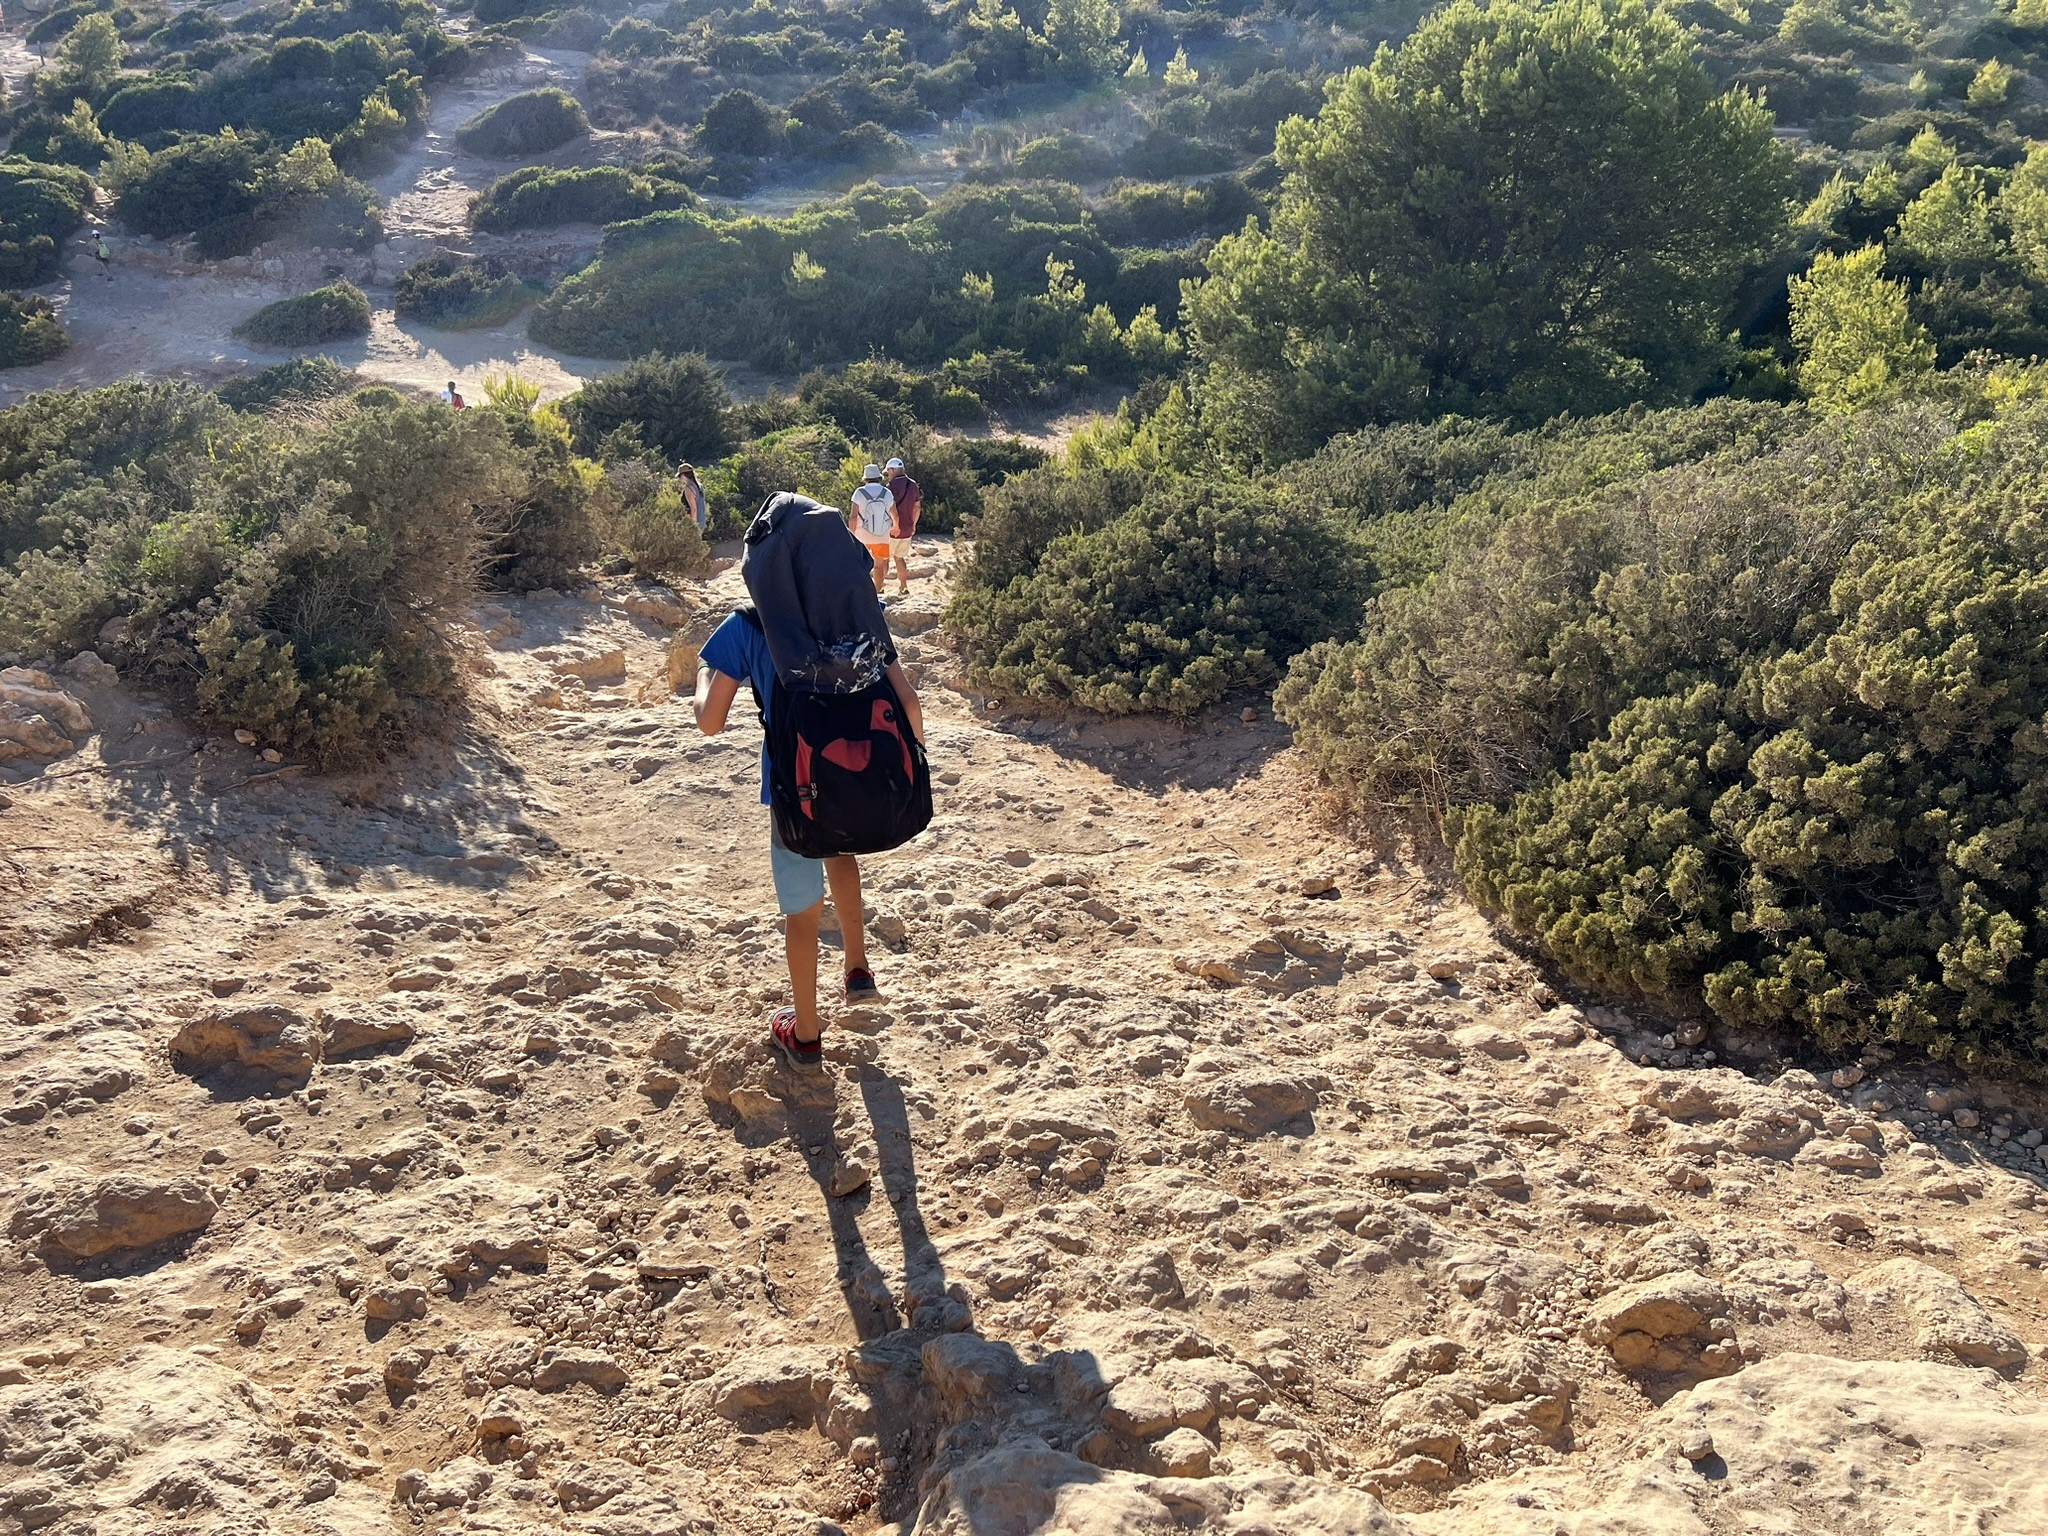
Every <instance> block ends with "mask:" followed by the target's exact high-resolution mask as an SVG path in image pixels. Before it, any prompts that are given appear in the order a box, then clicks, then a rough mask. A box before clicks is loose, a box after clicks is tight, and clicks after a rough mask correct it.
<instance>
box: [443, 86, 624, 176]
mask: <svg viewBox="0 0 2048 1536" xmlns="http://www.w3.org/2000/svg"><path fill="white" fill-rule="evenodd" d="M588 132H590V119H589V118H587V117H585V116H584V115H583V106H582V103H580V102H578V101H577V100H576V98H575V97H574V96H571V95H570V94H569V93H568V92H567V91H564V90H561V89H559V88H557V87H555V86H552V85H551V86H547V87H545V88H544V89H541V90H538V91H525V92H522V93H521V94H519V95H517V96H512V97H508V98H507V99H506V100H504V101H501V102H499V103H498V104H497V105H496V106H494V107H489V108H486V109H485V110H484V111H482V112H479V113H478V114H477V115H476V116H475V117H472V118H471V119H470V120H469V121H468V122H466V123H464V124H463V125H462V126H461V127H460V128H458V129H457V130H456V131H455V139H456V142H457V143H459V144H460V145H461V146H462V147H463V148H464V149H466V150H468V151H469V152H470V153H471V154H476V155H487V156H489V157H490V158H491V159H493V160H516V159H518V158H520V157H521V156H523V155H544V154H546V153H547V152H548V151H549V150H551V149H560V148H561V147H562V146H563V145H564V144H566V143H568V142H569V141H570V140H571V139H573V138H576V137H577V136H578V135H580V134H585V133H588Z"/></svg>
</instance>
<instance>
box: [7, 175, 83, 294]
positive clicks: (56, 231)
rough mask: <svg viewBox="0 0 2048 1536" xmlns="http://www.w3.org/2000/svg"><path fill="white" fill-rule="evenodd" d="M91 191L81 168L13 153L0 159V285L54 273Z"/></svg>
mask: <svg viewBox="0 0 2048 1536" xmlns="http://www.w3.org/2000/svg"><path fill="white" fill-rule="evenodd" d="M92 195H93V185H92V178H91V177H90V176H88V175H86V174H85V172H83V171H79V170H73V169H71V168H70V167H68V166H57V165H36V164H33V163H31V162H29V161H26V160H21V159H18V158H16V157H14V156H12V155H10V156H8V158H6V159H4V160H0V285H5V286H6V287H9V288H29V287H34V286H36V285H37V284H40V283H47V282H49V281H50V280H51V279H52V278H54V277H55V276H56V275H57V273H58V271H59V270H60V269H61V267H62V265H63V245H64V242H65V241H66V240H68V239H70V237H71V236H72V235H73V234H75V233H76V232H77V231H78V228H79V226H80V225H82V224H84V223H85V210H86V208H87V206H88V205H89V204H90V203H91V202H92Z"/></svg>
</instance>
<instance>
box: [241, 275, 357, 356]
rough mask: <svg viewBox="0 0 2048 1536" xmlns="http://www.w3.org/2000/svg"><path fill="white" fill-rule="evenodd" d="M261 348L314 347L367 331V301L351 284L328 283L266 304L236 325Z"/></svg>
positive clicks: (246, 337) (245, 337)
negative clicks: (322, 286)
mask: <svg viewBox="0 0 2048 1536" xmlns="http://www.w3.org/2000/svg"><path fill="white" fill-rule="evenodd" d="M235 334H236V335H237V336H240V337H241V338H242V339H243V340H245V341H253V342H255V343H256V344H257V345H258V346H264V347H313V346H318V345H319V344H320V343H321V342H323V341H345V340H347V339H348V338H349V337H352V336H367V335H369V334H370V301H369V299H368V298H366V297H365V296H364V294H363V290H362V289H360V288H358V287H356V285H355V284H354V283H330V284H328V286H327V287H325V288H315V289H314V290H313V291H312V292H311V293H302V294H299V295H298V296H297V297H296V298H290V299H279V300H278V301H277V302H276V303H275V304H266V305H264V306H263V307H262V308H261V309H259V310H257V311H256V313H255V314H253V315H251V316H250V317H249V318H248V319H246V320H244V321H243V322H242V323H241V324H240V325H238V326H236V327H235Z"/></svg>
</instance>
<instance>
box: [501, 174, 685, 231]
mask: <svg viewBox="0 0 2048 1536" xmlns="http://www.w3.org/2000/svg"><path fill="white" fill-rule="evenodd" d="M695 200H696V199H695V197H694V195H693V194H692V193H691V191H690V189H689V188H688V187H686V186H684V185H683V183H682V182H681V181H680V180H677V179H676V178H675V176H674V174H673V172H672V171H670V170H669V169H667V168H666V167H660V168H657V167H643V168H641V169H638V170H633V169H629V168H627V167H625V166H622V165H598V166H589V167H581V168H572V169H556V168H553V167H550V166H543V165H529V166H525V167H523V168H521V169H520V170H516V171H514V172H513V173H512V174H511V175H510V176H506V177H503V178H501V179H500V180H498V181H494V182H492V183H491V185H490V186H488V187H486V188H484V190H483V191H481V192H479V193H477V195H476V196H475V197H473V198H471V199H470V203H469V219H470V223H472V224H473V225H475V226H476V227H477V228H478V229H480V230H485V231H488V232H490V233H492V234H506V233H509V232H511V231H512V230H515V229H545V228H551V227H553V226H554V225H557V224H617V223H619V222H620V221H622V220H625V219H637V218H639V217H641V215H643V214H649V213H657V212H660V211H661V210H663V209H667V208H684V207H688V206H689V205H690V204H691V203H693V202H694V201H695Z"/></svg>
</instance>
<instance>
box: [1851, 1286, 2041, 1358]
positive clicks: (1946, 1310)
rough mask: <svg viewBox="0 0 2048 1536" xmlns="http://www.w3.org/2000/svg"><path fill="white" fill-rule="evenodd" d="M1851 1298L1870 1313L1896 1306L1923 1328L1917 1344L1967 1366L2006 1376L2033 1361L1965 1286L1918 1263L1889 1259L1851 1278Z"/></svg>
mask: <svg viewBox="0 0 2048 1536" xmlns="http://www.w3.org/2000/svg"><path fill="white" fill-rule="evenodd" d="M1847 1288H1848V1291H1849V1294H1850V1296H1851V1297H1852V1298H1854V1299H1855V1300H1857V1301H1859V1302H1861V1303H1863V1304H1864V1305H1865V1306H1869V1307H1878V1308H1881V1307H1889V1306H1896V1307H1898V1308H1900V1309H1901V1310H1903V1311H1904V1312H1905V1313H1906V1314H1907V1316H1909V1317H1911V1318H1912V1319H1913V1320H1914V1321H1915V1322H1916V1323H1918V1324H1919V1325H1920V1332H1919V1335H1918V1337H1917V1338H1916V1339H1915V1341H1914V1342H1915V1343H1916V1344H1917V1345H1918V1346H1919V1347H1920V1348H1921V1349H1923V1350H1926V1351H1927V1352H1928V1353H1930V1354H1949V1355H1953V1356H1954V1357H1955V1358H1956V1359H1958V1360H1960V1361H1962V1362H1963V1363H1964V1364H1965V1365H1978V1366H1989V1367H1990V1368H1991V1369H1993V1370H2003V1369H2004V1368H2005V1367H2007V1366H2011V1365H2019V1364H2021V1363H2023V1362H2024V1361H2025V1360H2026V1358H2027V1349H2026V1346H2025V1345H2024V1344H2022V1343H2021V1342H2020V1340H2019V1336H2018V1335H2017V1334H2015V1333H2014V1332H2013V1331H2012V1330H2011V1329H2010V1328H2008V1327H2006V1326H2005V1324H2003V1323H2001V1322H2000V1321H1999V1320H1998V1319H1997V1318H1995V1317H1993V1316H1992V1315H1991V1314H1990V1312H1988V1311H1987V1310H1986V1309H1985V1307H1984V1304H1983V1303H1982V1302H1980V1301H1979V1300H1977V1298H1976V1297H1974V1296H1972V1295H1971V1294H1970V1293H1969V1292H1968V1291H1967V1290H1965V1289H1964V1288H1963V1285H1962V1282H1961V1281H1959V1280H1957V1279H1956V1278H1955V1277H1954V1276H1952V1275H1947V1274H1944V1273H1943V1272H1942V1271H1940V1270H1938V1269H1936V1268H1935V1267H1934V1266H1933V1265H1931V1264H1923V1263H1921V1262H1920V1261H1919V1260H1918V1259H1887V1260H1886V1261H1885V1262H1884V1263H1882V1264H1876V1265H1873V1266H1871V1267H1870V1268H1869V1269H1866V1270H1863V1271H1861V1272H1859V1273H1857V1274H1854V1275H1851V1276H1850V1277H1849V1280H1848V1282H1847Z"/></svg>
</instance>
